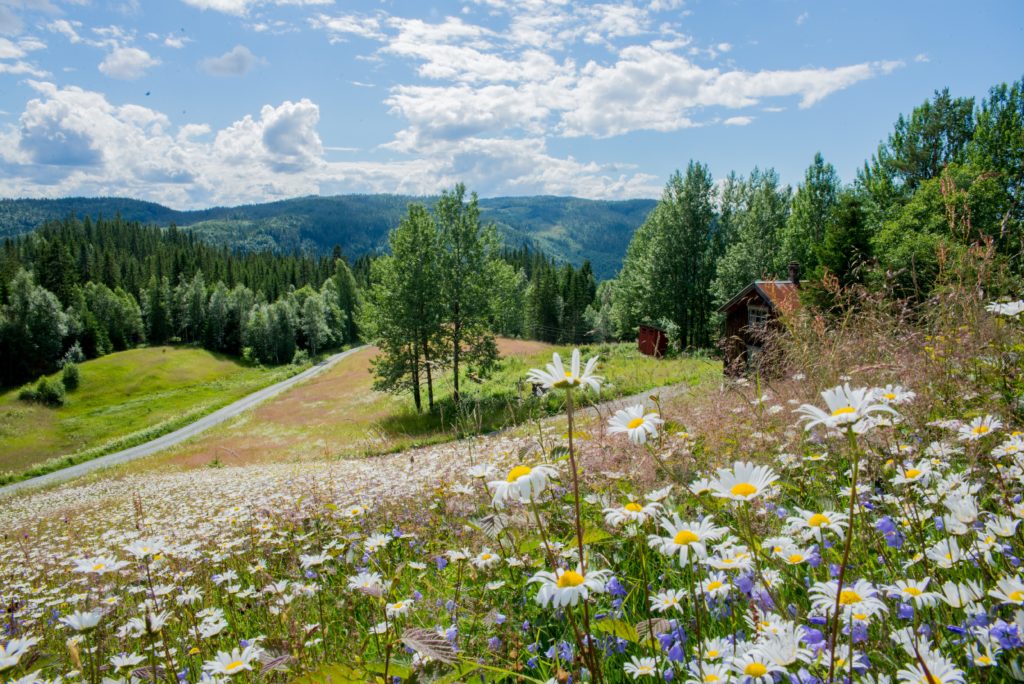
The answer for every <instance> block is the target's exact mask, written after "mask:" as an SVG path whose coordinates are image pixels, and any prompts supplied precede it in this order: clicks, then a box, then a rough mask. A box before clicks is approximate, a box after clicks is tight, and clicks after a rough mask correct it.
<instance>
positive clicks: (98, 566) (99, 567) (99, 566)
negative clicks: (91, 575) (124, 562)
mask: <svg viewBox="0 0 1024 684" xmlns="http://www.w3.org/2000/svg"><path fill="white" fill-rule="evenodd" d="M105 567H107V566H106V564H105V563H97V564H96V565H94V566H92V570H93V572H99V571H100V570H102V569H103V568H105Z"/></svg>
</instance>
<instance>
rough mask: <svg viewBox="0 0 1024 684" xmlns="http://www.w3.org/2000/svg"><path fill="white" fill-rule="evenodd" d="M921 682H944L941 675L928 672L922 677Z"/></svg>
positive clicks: (940, 683)
mask: <svg viewBox="0 0 1024 684" xmlns="http://www.w3.org/2000/svg"><path fill="white" fill-rule="evenodd" d="M921 684H944V682H943V681H942V679H941V678H940V677H936V676H935V675H933V674H926V675H925V676H924V677H921Z"/></svg>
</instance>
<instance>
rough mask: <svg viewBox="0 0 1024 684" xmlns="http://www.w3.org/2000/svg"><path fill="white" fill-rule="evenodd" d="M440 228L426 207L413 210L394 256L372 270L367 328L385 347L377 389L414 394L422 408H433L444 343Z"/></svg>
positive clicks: (398, 232)
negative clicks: (437, 366) (437, 367)
mask: <svg viewBox="0 0 1024 684" xmlns="http://www.w3.org/2000/svg"><path fill="white" fill-rule="evenodd" d="M437 240H438V234H437V228H436V226H435V225H434V221H433V219H432V218H431V216H430V214H429V213H428V212H427V210H426V208H425V207H423V206H422V205H419V204H412V205H410V206H409V213H408V215H407V216H406V217H405V218H404V219H403V220H402V222H401V223H400V224H399V225H398V227H397V228H395V229H394V230H392V231H391V234H390V236H389V243H390V247H391V255H390V256H386V257H382V258H380V259H377V260H375V261H374V262H373V265H372V266H371V282H372V283H373V285H372V287H371V288H370V290H369V292H368V295H367V299H366V303H365V316H364V320H365V322H364V327H365V329H366V330H367V332H368V334H369V335H370V336H371V337H372V339H373V340H374V341H375V342H376V343H377V345H378V346H379V347H380V350H381V354H380V356H379V357H378V358H377V359H376V360H375V361H374V364H373V365H374V374H375V376H376V381H375V387H376V388H377V389H380V390H385V391H391V392H400V391H406V390H408V391H410V392H411V393H412V395H413V401H414V403H415V405H416V410H417V411H421V410H422V408H423V399H422V383H423V381H424V380H425V381H426V385H427V406H428V408H429V409H433V404H434V390H433V377H434V376H433V368H434V366H435V364H436V361H435V359H436V358H437V353H438V347H439V343H440V339H441V315H442V309H441V300H440V287H441V282H440V281H441V275H440V273H439V271H438V256H439V254H438V247H437Z"/></svg>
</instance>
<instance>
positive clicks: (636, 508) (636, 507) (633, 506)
mask: <svg viewBox="0 0 1024 684" xmlns="http://www.w3.org/2000/svg"><path fill="white" fill-rule="evenodd" d="M623 508H625V509H626V510H627V511H629V512H630V513H639V512H640V511H642V510H644V507H643V506H641V505H640V504H638V503H636V502H635V501H630V502H629V503H628V504H626V505H625V506H623Z"/></svg>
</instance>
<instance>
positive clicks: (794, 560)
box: [789, 553, 804, 563]
mask: <svg viewBox="0 0 1024 684" xmlns="http://www.w3.org/2000/svg"><path fill="white" fill-rule="evenodd" d="M803 560H804V557H803V555H802V554H799V553H794V554H793V555H791V556H790V557H789V562H790V563H802V562H803Z"/></svg>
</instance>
